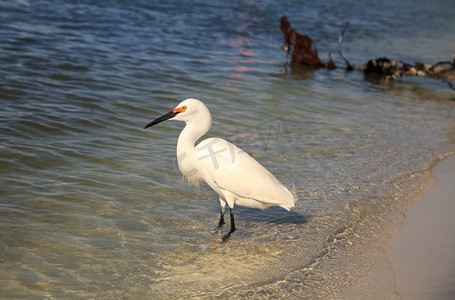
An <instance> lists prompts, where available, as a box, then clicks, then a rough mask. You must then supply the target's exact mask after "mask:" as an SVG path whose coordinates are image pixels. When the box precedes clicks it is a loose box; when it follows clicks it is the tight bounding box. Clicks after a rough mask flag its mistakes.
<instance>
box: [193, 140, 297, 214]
mask: <svg viewBox="0 0 455 300" xmlns="http://www.w3.org/2000/svg"><path fill="white" fill-rule="evenodd" d="M196 149H197V154H198V159H199V160H201V161H202V162H203V163H204V165H205V167H206V169H207V171H208V173H209V175H210V176H211V177H212V180H213V181H214V182H215V183H216V184H217V185H218V186H219V187H220V188H222V189H224V190H228V191H229V192H231V193H233V194H235V195H237V196H238V197H241V198H248V199H254V200H256V201H261V202H264V203H267V204H271V205H279V206H280V205H284V206H289V207H293V206H294V202H295V199H294V197H293V196H292V194H291V193H290V192H289V191H288V190H287V189H286V188H285V187H284V186H283V185H282V184H281V183H280V182H279V181H278V180H277V179H276V178H275V177H274V176H273V175H272V174H271V173H270V172H269V171H268V170H267V169H266V168H264V167H263V166H262V165H261V164H259V163H258V162H257V161H256V160H255V159H253V158H252V157H251V156H249V155H248V154H247V153H246V152H244V151H243V150H241V149H240V148H238V147H236V146H235V145H233V144H231V143H229V142H227V141H225V140H223V139H218V138H210V139H206V140H204V141H202V142H201V143H199V144H198V145H197V147H196Z"/></svg>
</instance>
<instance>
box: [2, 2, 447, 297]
mask: <svg viewBox="0 0 455 300" xmlns="http://www.w3.org/2000/svg"><path fill="white" fill-rule="evenodd" d="M415 3H416V2H415V1H404V2H403V1H402V2H399V3H396V1H386V2H381V3H375V2H372V1H371V2H369V1H367V2H363V3H362V4H359V3H357V2H355V1H352V3H350V2H348V3H343V4H341V3H332V2H329V1H327V2H320V1H319V2H318V3H314V4H308V3H302V2H299V1H286V3H281V4H277V3H274V1H264V2H256V1H242V2H237V3H230V4H228V3H224V2H219V1H212V2H211V3H210V4H206V3H204V2H196V3H181V2H180V1H179V2H177V1H175V2H173V1H168V2H166V3H165V4H161V3H160V4H156V3H151V2H149V1H136V2H135V3H134V4H131V3H124V2H122V1H114V2H111V3H109V4H100V3H98V2H96V1H84V2H73V1H56V2H55V1H53V2H47V1H40V2H35V1H17V2H10V1H2V2H0V7H1V10H0V15H1V18H2V20H4V21H3V22H2V24H1V25H0V63H1V66H2V67H1V68H0V101H1V104H2V107H1V109H0V126H1V131H0V141H1V144H0V149H1V156H0V168H1V174H2V175H1V177H0V180H1V185H0V186H1V190H0V192H1V199H0V215H1V217H0V266H1V269H2V272H1V273H0V291H1V294H2V296H3V297H6V298H16V297H21V296H24V297H31V296H38V297H48V298H67V297H84V298H85V297H96V298H112V297H135V298H136V297H157V298H158V297H161V296H166V297H168V298H187V297H191V296H194V297H207V298H210V297H217V296H229V297H236V296H238V297H240V296H250V297H258V298H261V297H280V296H285V297H290V298H293V297H301V296H302V295H303V296H308V297H310V298H314V297H316V296H321V295H327V294H329V295H333V294H336V293H338V292H339V289H338V286H339V285H340V278H336V276H335V275H333V272H331V271H330V272H329V269H328V268H329V267H337V266H338V268H339V267H340V266H343V268H346V269H347V270H348V269H349V268H350V267H351V268H353V267H355V263H356V260H355V259H354V258H352V260H349V259H346V257H348V258H349V254H353V253H354V252H353V251H351V250H349V248H346V245H350V244H352V240H353V239H354V237H355V238H358V235H359V234H362V233H363V234H365V235H367V234H369V233H370V231H369V230H367V229H363V230H359V229H358V228H359V227H362V226H364V227H365V228H368V226H371V227H378V228H381V226H382V225H381V224H382V223H381V222H384V220H388V219H387V217H386V216H387V215H392V216H393V215H394V213H397V212H399V210H400V209H401V208H402V207H404V206H406V203H409V202H410V201H412V199H410V198H413V197H410V195H413V196H414V195H419V193H422V192H423V191H424V190H426V189H427V188H429V186H430V185H431V182H430V181H429V177H428V176H427V175H426V174H427V171H428V169H429V168H430V167H431V166H432V165H433V164H434V163H435V162H436V161H438V160H439V159H441V158H442V157H444V156H445V155H447V154H449V153H453V152H454V150H455V144H454V140H455V135H454V130H453V129H454V127H455V122H454V120H455V118H454V117H455V102H454V101H453V98H454V94H453V91H451V90H450V89H448V88H447V86H446V85H445V83H443V82H441V81H437V80H430V79H420V78H404V79H401V80H397V81H396V82H394V83H391V84H389V85H382V84H380V83H379V82H378V81H377V80H376V79H374V78H366V77H364V75H363V74H361V73H360V72H351V73H345V72H344V71H343V70H341V69H339V70H334V71H325V70H305V69H303V70H302V69H298V68H291V67H289V66H287V65H285V53H284V52H282V50H281V49H280V48H279V46H278V43H279V42H281V40H282V37H281V33H280V31H279V18H280V17H281V15H286V16H288V18H289V20H290V22H291V24H292V25H293V26H294V27H295V28H296V29H297V30H299V31H301V32H302V33H306V34H309V35H310V36H311V37H312V38H313V40H314V41H315V43H316V45H317V47H318V49H319V53H320V55H321V57H326V56H327V50H326V49H327V47H328V46H330V47H332V48H333V49H335V48H336V41H337V39H338V35H339V32H340V30H341V28H342V27H343V25H344V22H345V21H346V20H347V19H349V20H350V27H349V29H348V32H347V33H346V36H345V39H344V41H343V52H344V54H345V55H346V56H347V57H348V58H349V59H350V60H351V62H353V63H355V64H357V65H361V64H362V63H364V62H366V61H367V60H368V59H370V58H376V57H379V56H388V57H390V58H392V59H402V60H404V61H409V62H413V61H414V60H422V61H424V62H429V63H432V62H436V61H440V60H448V59H450V58H451V57H452V54H453V30H452V28H454V26H455V18H454V16H455V15H454V13H453V12H454V11H455V7H454V4H453V3H452V2H450V1H447V2H444V1H441V2H437V3H435V2H434V1H432V2H430V1H419V2H418V5H416V4H415ZM451 8H453V9H451ZM333 56H334V59H335V62H336V63H337V65H339V66H342V65H343V62H342V61H340V60H339V58H338V57H336V56H335V55H333ZM188 97H196V98H199V99H201V100H203V101H204V102H205V103H206V104H207V106H208V107H209V109H210V110H211V112H212V117H213V120H214V126H213V127H212V129H211V131H210V132H209V133H208V136H217V137H223V138H225V139H228V140H230V141H232V142H233V143H235V144H236V145H238V146H239V147H241V148H242V149H244V150H245V151H247V152H248V153H250V154H251V155H252V156H253V157H254V158H255V159H257V160H258V161H260V162H261V163H262V164H263V165H264V166H266V167H267V168H268V169H269V170H270V171H271V172H272V173H273V174H275V176H276V177H277V178H278V179H280V180H281V181H282V182H283V183H284V184H285V185H286V186H288V187H292V186H294V187H295V189H296V192H297V195H298V197H299V199H300V200H299V202H297V204H296V207H295V209H293V210H292V211H291V212H287V211H285V210H283V209H280V208H270V209H268V210H265V211H259V210H255V209H248V208H242V207H236V221H237V222H236V223H237V228H238V230H237V232H236V233H235V234H234V235H233V237H232V238H231V239H230V240H229V242H228V243H226V244H224V245H218V244H216V243H214V241H215V240H216V239H217V238H218V237H217V236H214V235H212V234H211V230H212V229H213V227H215V225H216V223H217V218H218V211H219V202H218V200H217V196H216V194H215V193H214V192H212V191H211V190H210V189H209V188H208V187H206V186H202V187H201V188H200V189H197V188H195V187H192V186H191V185H190V184H189V183H187V182H186V181H185V180H184V179H183V178H182V177H181V175H180V173H179V171H178V168H177V166H176V159H175V145H176V141H177V137H178V134H179V131H180V130H181V128H182V125H183V124H181V123H179V122H170V121H169V122H166V123H163V124H160V125H159V126H156V127H153V128H151V129H148V130H146V131H142V130H141V128H142V127H143V126H144V125H145V124H147V123H148V122H149V121H150V120H152V119H154V118H156V117H158V116H160V115H162V114H164V113H166V112H167V111H169V110H170V109H171V108H173V107H174V106H175V105H176V104H178V103H179V102H180V101H181V100H183V99H185V98H188ZM427 179H428V180H427ZM362 228H363V227H362ZM379 232H381V230H379ZM334 239H336V243H334ZM336 249H343V251H344V252H345V254H346V256H344V258H343V261H340V260H337V256H336V255H328V253H334V252H336ZM346 249H347V250H346ZM355 253H357V252H355ZM359 253H362V251H360V252H359ZM316 261H317V262H318V264H319V265H320V267H318V268H319V269H318V272H317V273H315V272H313V271H314V264H315V262H316ZM337 274H338V275H339V273H337ZM337 274H336V275H337ZM353 277H355V276H353ZM343 280H345V281H347V282H346V283H349V282H348V281H351V280H352V276H351V277H349V278H348V279H341V281H343ZM321 286H324V290H323V291H322V290H321ZM335 286H337V287H336V288H335ZM322 293H326V294H322Z"/></svg>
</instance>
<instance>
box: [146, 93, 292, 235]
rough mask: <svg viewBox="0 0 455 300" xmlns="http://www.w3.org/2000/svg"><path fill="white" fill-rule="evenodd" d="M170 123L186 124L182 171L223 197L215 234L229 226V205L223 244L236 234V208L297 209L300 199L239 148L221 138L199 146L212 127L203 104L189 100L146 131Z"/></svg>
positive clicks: (182, 138)
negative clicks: (224, 227) (237, 206)
mask: <svg viewBox="0 0 455 300" xmlns="http://www.w3.org/2000/svg"><path fill="white" fill-rule="evenodd" d="M169 119H172V120H178V121H184V122H185V123H186V126H185V128H183V130H182V132H181V133H180V136H179V139H178V142H177V161H178V166H179V169H180V171H181V172H182V174H183V175H184V176H185V177H186V178H187V179H188V180H189V181H190V182H191V183H193V184H194V185H196V186H199V184H200V182H201V181H205V182H206V183H207V184H208V185H209V186H210V187H211V188H212V189H213V190H214V191H215V192H217V193H218V195H219V196H220V204H221V210H220V220H219V222H218V226H217V227H216V228H215V230H214V232H215V233H216V232H218V231H219V230H220V229H221V228H222V226H223V225H224V224H225V223H224V212H225V207H226V203H227V204H228V205H229V209H230V217H231V230H230V231H229V233H227V234H226V235H224V237H223V239H222V240H223V242H224V241H226V239H227V238H229V236H230V235H231V234H232V233H233V232H234V231H235V230H236V228H235V222H234V212H233V209H234V205H241V206H248V207H254V208H260V209H266V208H268V207H270V206H280V207H282V208H284V209H286V210H288V211H289V210H290V209H291V208H292V207H294V204H295V202H296V201H297V197H296V196H294V195H293V194H292V193H291V192H290V191H289V190H288V189H287V188H286V187H284V186H283V185H282V184H281V183H280V182H279V181H278V180H277V179H276V178H275V177H274V176H273V175H272V173H270V172H269V171H268V170H267V169H266V168H264V167H263V166H262V165H261V164H259V163H258V162H257V161H256V160H255V159H254V158H252V157H251V156H249V155H248V154H247V153H246V152H244V151H243V150H241V149H240V148H238V147H237V146H235V145H233V144H231V143H229V142H228V141H225V140H223V139H219V138H208V139H206V140H203V141H201V142H200V143H198V145H195V143H196V141H197V140H198V139H199V138H200V137H201V136H203V135H204V134H205V133H206V132H207V131H208V130H209V129H210V127H211V125H212V117H211V115H210V112H209V110H208V108H207V106H205V104H204V103H203V102H202V101H200V100H197V99H191V98H190V99H186V100H184V101H182V102H181V103H180V104H179V105H177V106H176V107H175V108H174V109H173V110H171V111H170V112H168V113H167V114H165V115H163V116H161V117H159V118H157V119H155V120H153V121H152V122H150V123H148V124H147V125H145V126H144V129H146V128H148V127H150V126H153V125H156V124H158V123H161V122H163V121H166V120H169Z"/></svg>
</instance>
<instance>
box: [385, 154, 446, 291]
mask: <svg viewBox="0 0 455 300" xmlns="http://www.w3.org/2000/svg"><path fill="white" fill-rule="evenodd" d="M433 174H434V175H435V176H436V177H437V178H438V182H437V184H436V186H435V187H434V188H433V189H431V190H430V191H428V192H427V193H426V194H425V196H424V198H423V199H421V200H419V201H417V202H416V203H414V204H413V205H412V206H411V207H410V208H409V209H408V210H407V211H406V225H405V227H404V228H403V229H402V230H401V231H400V232H398V233H397V234H395V235H393V236H392V237H391V239H390V240H389V242H388V246H387V250H388V253H389V259H390V266H391V268H392V271H393V273H394V277H395V290H396V293H397V295H398V296H399V297H400V298H402V299H455V156H450V157H448V158H446V159H444V160H442V161H441V162H439V163H438V164H437V165H436V167H435V168H434V170H433Z"/></svg>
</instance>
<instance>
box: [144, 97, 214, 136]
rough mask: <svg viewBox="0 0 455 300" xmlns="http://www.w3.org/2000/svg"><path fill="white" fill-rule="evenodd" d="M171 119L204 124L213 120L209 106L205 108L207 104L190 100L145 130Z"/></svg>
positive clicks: (180, 104) (149, 124) (183, 102)
mask: <svg viewBox="0 0 455 300" xmlns="http://www.w3.org/2000/svg"><path fill="white" fill-rule="evenodd" d="M169 119H172V120H178V121H184V122H186V123H188V122H190V121H199V122H202V121H204V120H206V121H208V122H209V124H211V122H212V118H211V116H210V112H209V110H208V108H207V106H205V104H204V103H203V102H202V101H200V100H197V99H193V98H189V99H186V100H183V101H182V102H180V103H179V104H178V105H177V106H176V107H175V108H174V109H173V110H171V111H170V112H168V113H167V114H165V115H163V116H161V117H159V118H157V119H155V120H153V121H152V122H150V123H148V124H147V125H145V126H144V129H146V128H148V127H151V126H153V125H156V124H158V123H161V122H163V121H166V120H169Z"/></svg>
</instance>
